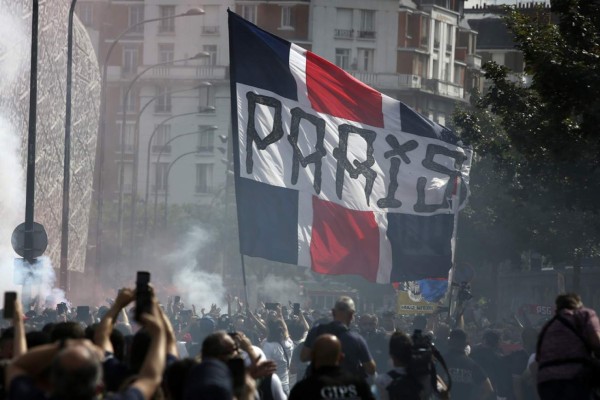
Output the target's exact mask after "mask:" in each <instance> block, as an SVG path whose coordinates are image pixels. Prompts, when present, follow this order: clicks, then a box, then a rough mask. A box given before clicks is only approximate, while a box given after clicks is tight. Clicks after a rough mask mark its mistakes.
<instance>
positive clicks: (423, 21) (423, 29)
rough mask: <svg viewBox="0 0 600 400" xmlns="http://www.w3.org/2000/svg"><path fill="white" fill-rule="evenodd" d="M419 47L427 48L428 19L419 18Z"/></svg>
mask: <svg viewBox="0 0 600 400" xmlns="http://www.w3.org/2000/svg"><path fill="white" fill-rule="evenodd" d="M421 46H424V47H427V46H429V18H427V17H421Z"/></svg>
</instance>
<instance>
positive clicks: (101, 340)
mask: <svg viewBox="0 0 600 400" xmlns="http://www.w3.org/2000/svg"><path fill="white" fill-rule="evenodd" d="M134 298H135V295H134V291H133V290H131V289H128V288H123V289H121V290H120V291H119V294H118V295H117V298H116V299H115V302H114V303H113V304H112V306H111V307H110V308H109V309H108V311H107V312H106V314H104V317H102V320H101V321H100V324H99V325H98V328H97V329H96V332H95V334H94V343H95V344H96V345H97V346H98V347H100V348H101V349H102V350H104V351H107V352H110V353H112V352H114V349H113V346H112V343H111V341H110V334H111V333H112V330H113V327H114V324H115V322H116V320H117V317H118V315H119V313H120V312H121V310H123V309H124V308H125V307H127V305H129V303H131V302H132V301H133V299H134Z"/></svg>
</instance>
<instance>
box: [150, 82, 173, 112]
mask: <svg viewBox="0 0 600 400" xmlns="http://www.w3.org/2000/svg"><path fill="white" fill-rule="evenodd" d="M154 112H157V113H169V112H171V92H170V91H169V89H168V88H167V87H166V86H157V87H156V103H154Z"/></svg>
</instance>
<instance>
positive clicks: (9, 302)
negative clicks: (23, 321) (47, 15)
mask: <svg viewBox="0 0 600 400" xmlns="http://www.w3.org/2000/svg"><path fill="white" fill-rule="evenodd" d="M16 299H17V292H4V319H13V318H14V316H15V300H16Z"/></svg>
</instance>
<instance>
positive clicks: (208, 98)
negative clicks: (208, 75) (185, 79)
mask: <svg viewBox="0 0 600 400" xmlns="http://www.w3.org/2000/svg"><path fill="white" fill-rule="evenodd" d="M198 96H199V99H200V102H199V106H200V109H201V110H202V109H204V108H206V107H214V106H215V90H214V88H213V87H212V86H202V87H201V88H200V89H199V94H198ZM205 112H206V110H205Z"/></svg>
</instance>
